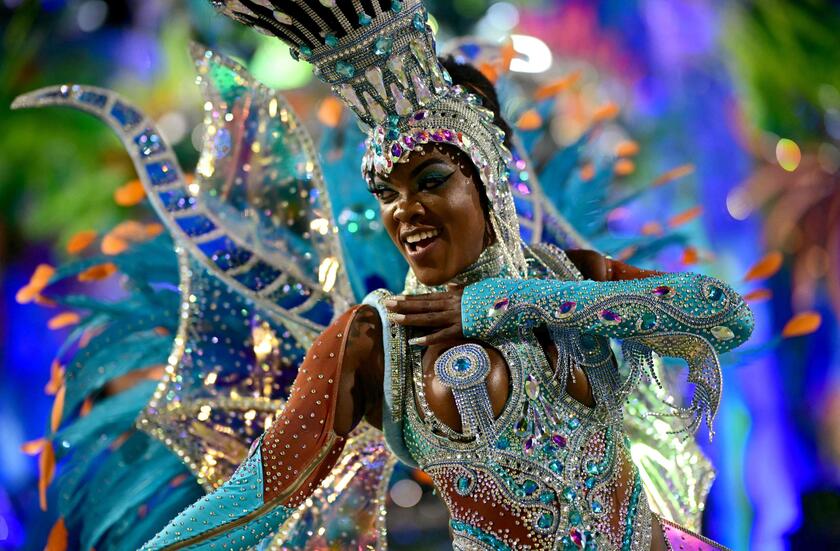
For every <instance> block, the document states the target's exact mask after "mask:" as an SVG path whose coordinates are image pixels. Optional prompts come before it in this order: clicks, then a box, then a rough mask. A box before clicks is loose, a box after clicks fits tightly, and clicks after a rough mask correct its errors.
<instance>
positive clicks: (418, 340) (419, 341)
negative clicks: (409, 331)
mask: <svg viewBox="0 0 840 551" xmlns="http://www.w3.org/2000/svg"><path fill="white" fill-rule="evenodd" d="M408 344H410V345H411V346H423V345H424V344H426V337H414V338H413V339H408Z"/></svg>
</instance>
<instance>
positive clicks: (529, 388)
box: [525, 376, 540, 400]
mask: <svg viewBox="0 0 840 551" xmlns="http://www.w3.org/2000/svg"><path fill="white" fill-rule="evenodd" d="M525 394H526V395H528V398H530V399H531V400H536V399H537V398H539V397H540V385H539V384H537V381H535V380H534V379H533V378H532V377H531V376H528V380H527V381H525Z"/></svg>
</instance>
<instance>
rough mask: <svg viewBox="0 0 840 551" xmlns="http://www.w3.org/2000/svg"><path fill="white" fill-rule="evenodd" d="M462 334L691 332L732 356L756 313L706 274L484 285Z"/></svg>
mask: <svg viewBox="0 0 840 551" xmlns="http://www.w3.org/2000/svg"><path fill="white" fill-rule="evenodd" d="M461 317H462V326H463V333H464V335H465V336H467V337H473V338H479V339H487V338H488V337H491V336H493V335H497V334H511V335H512V334H515V333H516V331H518V330H519V328H520V327H523V326H524V327H533V326H536V325H548V326H553V327H557V328H565V329H571V330H576V331H579V332H580V333H587V334H592V335H597V336H603V337H613V338H619V339H628V338H634V337H644V336H648V335H653V334H683V335H685V334H689V335H693V336H696V337H700V338H702V339H704V340H706V341H707V342H708V343H710V344H711V345H712V346H713V347H714V349H715V351H717V352H725V351H727V350H731V349H732V348H735V347H736V346H738V345H739V344H741V343H743V342H744V341H745V340H746V339H747V338H748V337H749V335H750V333H751V332H752V328H753V317H752V312H751V311H750V309H749V308H748V307H747V306H746V304H745V303H744V301H743V300H742V299H741V297H740V295H738V294H737V293H736V292H735V291H733V290H732V289H731V288H730V287H729V286H728V285H726V284H725V283H723V282H721V281H719V280H717V279H714V278H710V277H706V276H703V275H699V274H691V273H681V274H663V275H656V276H652V277H646V278H643V279H634V280H627V281H605V282H596V281H555V280H540V279H529V280H521V279H502V278H494V279H485V280H482V281H480V282H478V283H474V284H472V285H469V286H467V287H466V289H464V293H463V296H462V299H461Z"/></svg>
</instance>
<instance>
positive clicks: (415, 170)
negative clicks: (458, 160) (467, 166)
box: [409, 159, 446, 178]
mask: <svg viewBox="0 0 840 551" xmlns="http://www.w3.org/2000/svg"><path fill="white" fill-rule="evenodd" d="M435 164H441V165H445V164H446V163H445V162H444V161H442V160H440V159H426V160H425V161H423V162H422V163H420V164H419V165H417V166H415V167H414V168H412V169H411V173H410V174H409V177H411V178H413V177H415V176H417V175H418V174H420V172H421V171H422V170H423V169H424V168H426V167H427V166H431V165H435Z"/></svg>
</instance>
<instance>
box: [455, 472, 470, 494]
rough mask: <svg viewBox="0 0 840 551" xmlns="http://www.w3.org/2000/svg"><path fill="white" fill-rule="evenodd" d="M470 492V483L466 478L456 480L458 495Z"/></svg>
mask: <svg viewBox="0 0 840 551" xmlns="http://www.w3.org/2000/svg"><path fill="white" fill-rule="evenodd" d="M469 491H470V481H469V479H468V478H467V477H465V476H462V477H460V478H459V479H458V493H459V494H462V495H463V494H466V493H468V492H469Z"/></svg>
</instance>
